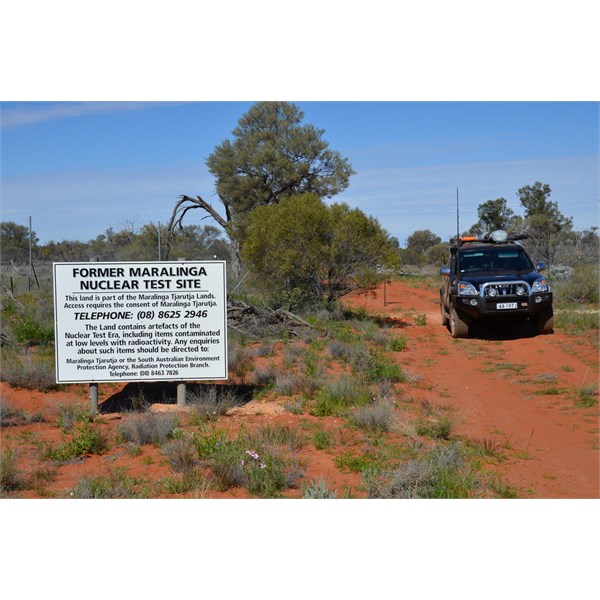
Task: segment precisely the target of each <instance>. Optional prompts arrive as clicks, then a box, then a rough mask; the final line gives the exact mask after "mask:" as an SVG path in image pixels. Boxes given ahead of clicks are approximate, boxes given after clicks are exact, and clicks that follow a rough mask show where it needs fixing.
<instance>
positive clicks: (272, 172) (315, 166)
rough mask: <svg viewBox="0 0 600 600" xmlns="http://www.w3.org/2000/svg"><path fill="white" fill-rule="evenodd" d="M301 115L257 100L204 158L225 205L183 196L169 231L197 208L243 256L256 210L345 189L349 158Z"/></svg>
mask: <svg viewBox="0 0 600 600" xmlns="http://www.w3.org/2000/svg"><path fill="white" fill-rule="evenodd" d="M303 119H304V113H303V112H302V111H301V110H300V109H299V108H298V107H297V106H296V105H294V104H291V103H289V102H256V103H255V104H253V105H252V107H251V108H250V109H249V110H248V112H247V113H246V114H244V115H243V116H242V117H241V118H240V120H239V121H238V124H237V127H236V128H235V129H234V130H233V131H232V136H233V137H232V139H227V140H224V141H223V142H221V143H220V144H219V145H218V146H217V147H216V148H215V149H214V151H213V152H212V154H211V155H210V156H209V157H208V158H207V160H206V165H207V167H208V170H209V172H210V173H211V174H212V175H214V177H215V189H216V194H217V197H218V199H219V201H220V203H221V205H222V209H220V210H218V209H217V207H215V206H213V205H212V204H211V203H210V202H208V201H206V200H205V199H204V198H202V197H201V196H196V197H192V196H187V195H182V196H181V197H180V199H179V200H178V201H177V203H176V204H175V207H174V209H173V213H172V216H171V220H170V223H169V231H173V230H174V228H175V227H178V226H182V221H183V218H184V217H185V215H186V214H187V212H188V211H189V210H192V209H197V208H199V209H201V211H203V212H204V213H206V214H205V217H210V218H212V219H213V220H214V222H215V223H217V224H218V225H219V226H220V227H221V228H222V229H223V230H224V231H225V233H226V234H227V236H228V237H229V239H230V241H231V244H232V248H233V254H234V256H236V257H238V258H239V251H240V246H241V243H242V242H243V239H244V236H245V231H246V227H247V220H248V217H249V215H250V214H251V213H252V211H253V210H254V209H255V208H257V207H259V206H268V205H272V204H277V203H278V202H280V201H281V199H282V198H286V197H289V196H295V195H298V194H303V193H312V194H315V195H316V196H318V197H319V198H331V197H333V196H335V195H336V194H338V193H339V192H341V191H342V190H344V189H346V188H347V187H348V185H349V180H350V177H351V175H352V174H353V173H354V171H353V170H352V167H351V165H350V163H349V162H348V159H346V158H344V157H342V156H341V154H340V153H339V152H337V151H335V150H331V149H330V148H329V144H328V142H326V141H325V140H324V139H323V135H324V133H325V132H324V130H322V129H318V128H317V127H315V126H314V125H311V124H308V123H304V122H303Z"/></svg>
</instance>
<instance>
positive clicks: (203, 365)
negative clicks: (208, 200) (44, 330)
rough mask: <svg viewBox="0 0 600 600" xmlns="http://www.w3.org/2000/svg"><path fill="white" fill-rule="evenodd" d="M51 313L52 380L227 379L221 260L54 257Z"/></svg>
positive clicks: (62, 381) (225, 301) (225, 308)
mask: <svg viewBox="0 0 600 600" xmlns="http://www.w3.org/2000/svg"><path fill="white" fill-rule="evenodd" d="M54 312H55V340H56V341H55V344H56V381H57V383H92V384H97V383H98V382H105V381H106V382H108V381H182V382H185V381H190V380H191V381H202V380H218V379H227V373H228V365H227V290H226V278H225V262H224V261H201V262H200V261H189V262H156V263H154V262H152V263H151V262H131V263H124V262H113V263H54ZM183 390H184V395H183V401H182V403H185V387H183ZM178 400H179V393H178ZM96 402H97V400H96Z"/></svg>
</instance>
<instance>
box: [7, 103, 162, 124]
mask: <svg viewBox="0 0 600 600" xmlns="http://www.w3.org/2000/svg"><path fill="white" fill-rule="evenodd" d="M155 104H161V105H164V104H165V103H155V102H56V103H45V102H37V103H36V102H34V103H27V104H21V103H19V104H18V105H15V106H10V105H8V106H6V105H5V106H3V107H2V113H1V117H2V118H1V121H0V122H1V126H2V129H12V128H16V127H23V126H25V125H32V124H34V123H43V122H46V121H56V120H58V119H65V118H71V117H83V116H88V115H93V114H103V113H114V112H123V111H134V110H143V109H146V108H150V107H152V106H153V105H155Z"/></svg>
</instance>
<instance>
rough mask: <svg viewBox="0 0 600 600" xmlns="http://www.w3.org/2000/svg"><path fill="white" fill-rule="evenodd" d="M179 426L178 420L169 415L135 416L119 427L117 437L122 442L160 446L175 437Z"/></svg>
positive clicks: (148, 414) (146, 414) (150, 414)
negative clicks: (174, 432) (175, 431)
mask: <svg viewBox="0 0 600 600" xmlns="http://www.w3.org/2000/svg"><path fill="white" fill-rule="evenodd" d="M178 424H179V420H178V418H177V417H176V416H174V415H171V414H168V413H158V414H155V413H150V412H147V413H141V414H135V415H132V416H130V417H128V419H127V421H125V422H124V423H122V424H121V425H119V427H118V428H117V437H118V439H119V441H121V442H133V443H135V444H139V445H144V444H154V445H160V444H162V443H163V442H165V441H166V440H167V439H168V438H169V437H172V436H173V431H174V430H175V428H176V427H177V425H178Z"/></svg>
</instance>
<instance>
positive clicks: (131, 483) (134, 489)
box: [70, 469, 148, 500]
mask: <svg viewBox="0 0 600 600" xmlns="http://www.w3.org/2000/svg"><path fill="white" fill-rule="evenodd" d="M139 486H140V482H139V481H138V480H136V479H135V478H134V477H131V476H129V475H127V473H126V472H125V471H124V470H123V469H110V470H109V473H108V475H96V476H92V477H88V476H86V477H82V478H81V479H79V481H78V482H77V485H76V487H75V488H74V489H73V490H72V491H71V493H70V497H71V498H74V499H86V500H95V499H101V498H146V497H147V496H148V493H147V491H146V490H143V489H142V490H139V489H138V488H139Z"/></svg>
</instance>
